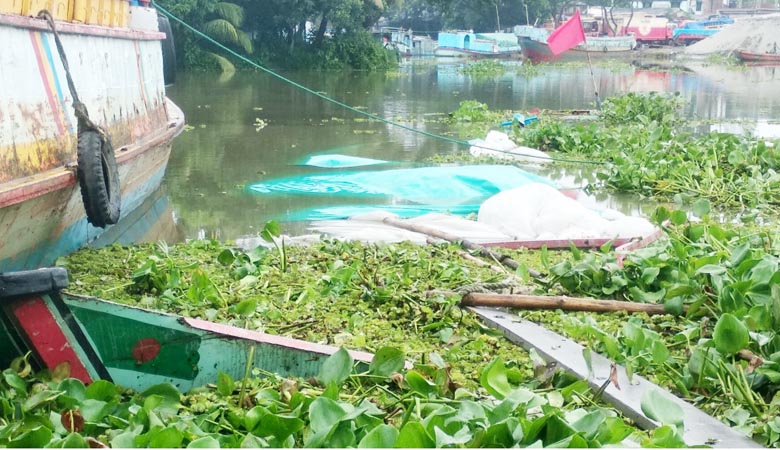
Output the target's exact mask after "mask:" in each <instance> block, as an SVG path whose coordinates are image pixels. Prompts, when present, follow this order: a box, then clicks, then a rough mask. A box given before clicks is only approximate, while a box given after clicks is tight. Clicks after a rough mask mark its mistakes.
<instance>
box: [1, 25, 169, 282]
mask: <svg viewBox="0 0 780 450" xmlns="http://www.w3.org/2000/svg"><path fill="white" fill-rule="evenodd" d="M149 11H152V10H149ZM152 13H153V11H152ZM151 17H156V16H151ZM155 20H156V19H155ZM56 26H57V28H58V31H59V33H60V37H61V40H62V44H63V48H64V50H65V54H66V56H67V57H68V60H69V61H70V64H69V66H70V72H71V75H72V79H73V82H74V85H75V87H76V89H77V93H78V95H79V98H80V100H81V101H82V102H83V103H84V104H85V105H86V107H87V110H88V112H89V114H90V118H92V119H93V121H94V122H96V123H97V124H98V125H99V126H101V127H103V128H104V129H105V130H106V131H107V133H108V135H109V136H110V137H111V140H112V143H113V146H114V149H115V155H116V160H117V167H118V172H119V178H120V186H121V188H120V191H121V198H122V204H121V213H122V214H121V216H120V219H121V217H125V216H127V215H128V214H129V213H131V212H132V211H133V209H134V208H136V207H137V206H138V205H140V204H141V203H142V202H143V200H144V199H145V198H146V197H147V196H148V195H150V194H151V193H152V192H154V191H155V190H156V189H157V187H158V186H159V185H160V181H161V179H162V176H163V174H164V172H165V168H166V165H167V162H168V157H169V155H170V151H171V141H172V140H173V138H174V137H175V136H177V135H178V134H179V133H180V132H181V131H182V129H183V127H184V116H183V114H182V112H181V110H180V109H179V108H178V107H177V106H176V105H175V104H173V103H172V102H171V101H169V100H167V99H166V97H165V86H164V81H163V78H164V77H163V61H162V52H161V43H160V42H161V40H162V39H164V38H165V35H164V34H162V33H159V32H157V31H153V30H136V29H129V28H109V27H105V26H95V25H86V24H76V23H66V22H56ZM154 26H155V27H156V22H154ZM0 41H2V42H3V43H4V44H6V46H5V50H4V51H3V52H0V66H2V67H3V71H4V82H5V83H6V84H7V85H8V86H14V89H5V90H4V91H3V92H2V98H1V99H0V100H2V101H0V272H5V271H12V270H22V269H32V268H36V267H41V266H46V265H51V264H53V263H54V262H55V261H56V259H57V258H58V257H60V256H62V255H65V254H67V253H69V252H72V251H74V250H76V249H77V248H79V247H81V246H83V245H84V244H86V243H88V242H90V241H92V240H93V239H95V238H96V237H97V236H99V235H100V234H101V233H102V232H103V231H104V230H103V229H100V228H95V227H93V226H92V225H90V224H89V223H88V222H87V219H86V213H85V210H84V207H83V204H82V197H81V192H80V188H79V185H78V180H77V178H76V167H75V164H76V142H77V123H78V120H77V119H76V117H75V113H74V111H73V108H72V103H73V96H72V94H71V92H70V91H69V89H68V85H67V83H66V79H67V74H66V72H65V69H64V67H63V64H62V61H61V59H60V55H59V53H58V52H57V47H56V45H55V41H54V35H53V34H52V33H51V32H50V30H49V26H48V24H47V23H46V21H43V20H39V19H34V18H31V17H25V16H22V15H15V14H0Z"/></svg>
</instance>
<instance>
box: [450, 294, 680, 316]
mask: <svg viewBox="0 0 780 450" xmlns="http://www.w3.org/2000/svg"><path fill="white" fill-rule="evenodd" d="M460 304H461V305H463V306H488V307H503V308H522V309H563V310H566V311H590V312H613V311H625V312H629V313H639V312H643V313H647V314H669V312H668V311H666V310H665V309H664V305H658V304H651V303H635V302H622V301H618V300H598V299H595V298H579V297H564V296H558V295H525V294H484V293H477V292H473V293H470V294H466V295H464V296H463V298H462V299H461V301H460Z"/></svg>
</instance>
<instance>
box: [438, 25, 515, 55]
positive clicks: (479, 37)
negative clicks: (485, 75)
mask: <svg viewBox="0 0 780 450" xmlns="http://www.w3.org/2000/svg"><path fill="white" fill-rule="evenodd" d="M520 48H521V47H520V45H518V43H517V37H516V36H515V35H514V34H512V33H472V32H469V31H453V32H441V33H439V40H438V45H437V46H436V49H435V50H434V55H436V56H440V57H453V58H511V57H513V56H519V55H520Z"/></svg>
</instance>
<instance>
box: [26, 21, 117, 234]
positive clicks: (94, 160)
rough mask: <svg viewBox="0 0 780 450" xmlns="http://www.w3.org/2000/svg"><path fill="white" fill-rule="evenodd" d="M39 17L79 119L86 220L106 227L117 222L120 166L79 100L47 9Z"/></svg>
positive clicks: (107, 140)
mask: <svg viewBox="0 0 780 450" xmlns="http://www.w3.org/2000/svg"><path fill="white" fill-rule="evenodd" d="M38 17H39V18H42V19H45V20H46V21H47V22H48V23H49V27H51V31H52V33H54V41H55V43H56V44H57V51H58V52H59V55H60V61H61V62H62V66H63V68H65V75H66V78H67V82H68V89H69V90H70V94H71V95H72V96H73V110H74V112H75V114H76V118H77V119H78V146H77V162H78V168H77V169H76V174H77V176H78V180H79V187H80V188H81V200H82V202H83V203H84V211H85V212H86V215H87V221H88V222H89V223H91V224H92V225H94V226H96V227H100V228H105V227H106V226H107V225H112V224H115V223H117V222H118V221H119V215H120V206H121V198H120V197H121V194H120V184H119V169H118V167H117V164H116V156H115V155H114V147H113V145H112V144H111V138H110V137H109V136H108V134H107V133H106V132H105V130H103V129H102V128H101V127H99V126H97V125H96V124H95V123H94V122H92V120H91V119H90V118H89V113H88V112H87V107H86V105H84V104H83V103H81V101H80V100H79V96H78V93H77V92H76V87H75V85H74V84H73V79H72V78H71V76H70V68H69V67H68V59H67V57H66V56H65V50H64V49H63V47H62V42H61V41H60V37H59V35H58V34H57V30H56V29H55V27H54V19H52V17H51V14H49V12H48V11H46V10H42V11H41V12H39V13H38Z"/></svg>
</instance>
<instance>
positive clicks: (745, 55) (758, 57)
mask: <svg viewBox="0 0 780 450" xmlns="http://www.w3.org/2000/svg"><path fill="white" fill-rule="evenodd" d="M736 54H737V58H739V59H740V60H742V61H744V62H760V63H771V64H780V53H768V52H767V53H754V52H749V51H747V50H737V51H736Z"/></svg>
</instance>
